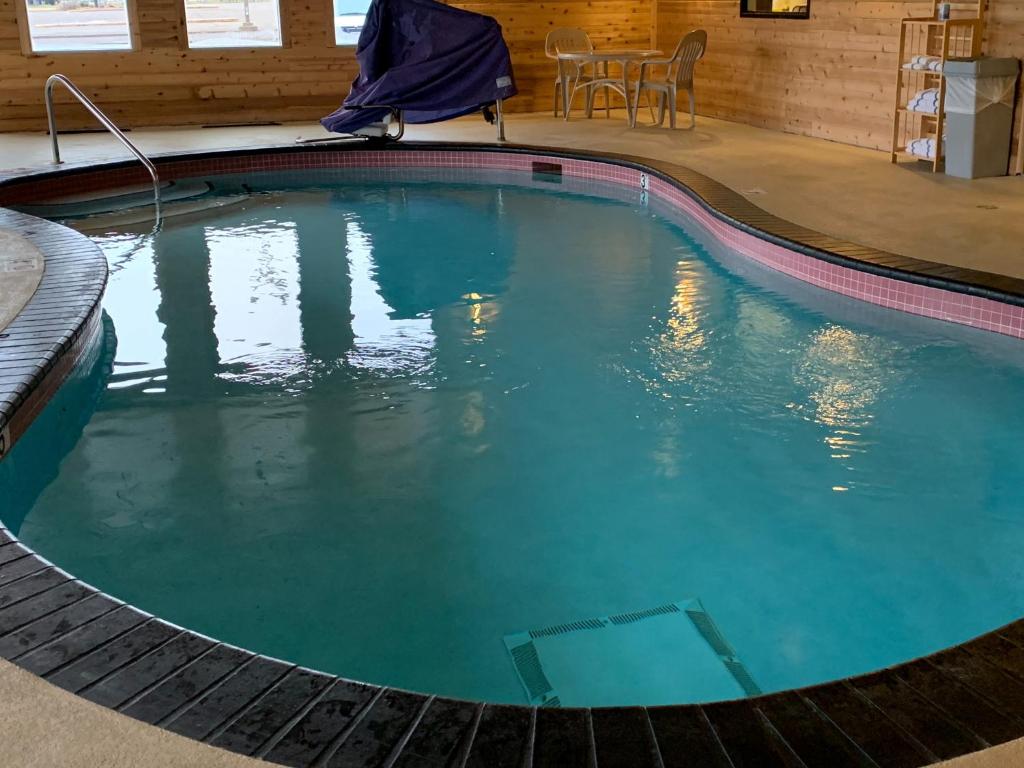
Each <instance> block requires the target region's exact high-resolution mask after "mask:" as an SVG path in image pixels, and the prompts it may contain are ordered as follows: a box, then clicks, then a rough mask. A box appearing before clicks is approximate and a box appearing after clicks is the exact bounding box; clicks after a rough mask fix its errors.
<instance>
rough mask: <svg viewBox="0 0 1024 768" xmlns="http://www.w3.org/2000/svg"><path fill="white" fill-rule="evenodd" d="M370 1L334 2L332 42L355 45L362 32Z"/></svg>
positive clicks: (343, 0)
mask: <svg viewBox="0 0 1024 768" xmlns="http://www.w3.org/2000/svg"><path fill="white" fill-rule="evenodd" d="M369 8H370V0H334V42H336V43H337V44H338V45H355V44H356V43H358V42H359V33H360V32H362V31H363V22H364V21H366V12H367V11H368V10H369Z"/></svg>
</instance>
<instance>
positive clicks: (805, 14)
mask: <svg viewBox="0 0 1024 768" xmlns="http://www.w3.org/2000/svg"><path fill="white" fill-rule="evenodd" d="M804 4H805V5H806V6H807V9H806V10H804V11H797V12H796V13H791V12H789V11H751V10H748V9H747V0H740V18H742V19H801V20H806V19H810V18H811V0H804Z"/></svg>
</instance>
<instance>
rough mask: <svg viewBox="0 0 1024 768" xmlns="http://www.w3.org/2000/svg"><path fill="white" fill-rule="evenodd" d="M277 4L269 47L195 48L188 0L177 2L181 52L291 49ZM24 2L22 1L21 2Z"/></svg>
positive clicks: (280, 5) (284, 19) (279, 2)
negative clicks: (275, 32)
mask: <svg viewBox="0 0 1024 768" xmlns="http://www.w3.org/2000/svg"><path fill="white" fill-rule="evenodd" d="M271 1H272V2H274V3H277V24H278V28H279V29H280V31H281V40H280V41H279V42H277V43H271V44H270V45H200V46H195V45H192V43H190V42H189V39H188V8H187V7H186V6H187V3H188V0H179V2H178V13H179V20H180V22H181V46H182V50H185V51H189V52H190V53H202V52H203V51H220V52H223V51H235V52H236V53H240V52H245V53H259V52H260V51H281V50H284V49H286V48H291V47H292V46H291V37H290V30H289V24H288V17H287V14H286V13H285V8H284V6H285V5H286V3H285V2H283V0H271ZM23 2H24V0H23Z"/></svg>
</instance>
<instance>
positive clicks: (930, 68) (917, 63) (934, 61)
mask: <svg viewBox="0 0 1024 768" xmlns="http://www.w3.org/2000/svg"><path fill="white" fill-rule="evenodd" d="M903 68H904V69H913V70H919V71H927V72H941V71H942V59H941V58H940V57H939V56H912V57H911V59H910V61H909V62H908V63H906V64H904V65H903Z"/></svg>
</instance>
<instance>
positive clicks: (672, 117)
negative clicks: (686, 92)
mask: <svg viewBox="0 0 1024 768" xmlns="http://www.w3.org/2000/svg"><path fill="white" fill-rule="evenodd" d="M677 95H678V94H677V91H676V89H675V88H672V89H671V90H670V91H669V92H668V102H669V103H668V108H669V109H670V110H671V111H670V112H669V113H668V125H669V128H671V129H672V130H675V129H676V112H677V111H678V109H679V105H678V103H677V99H676V96H677Z"/></svg>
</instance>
